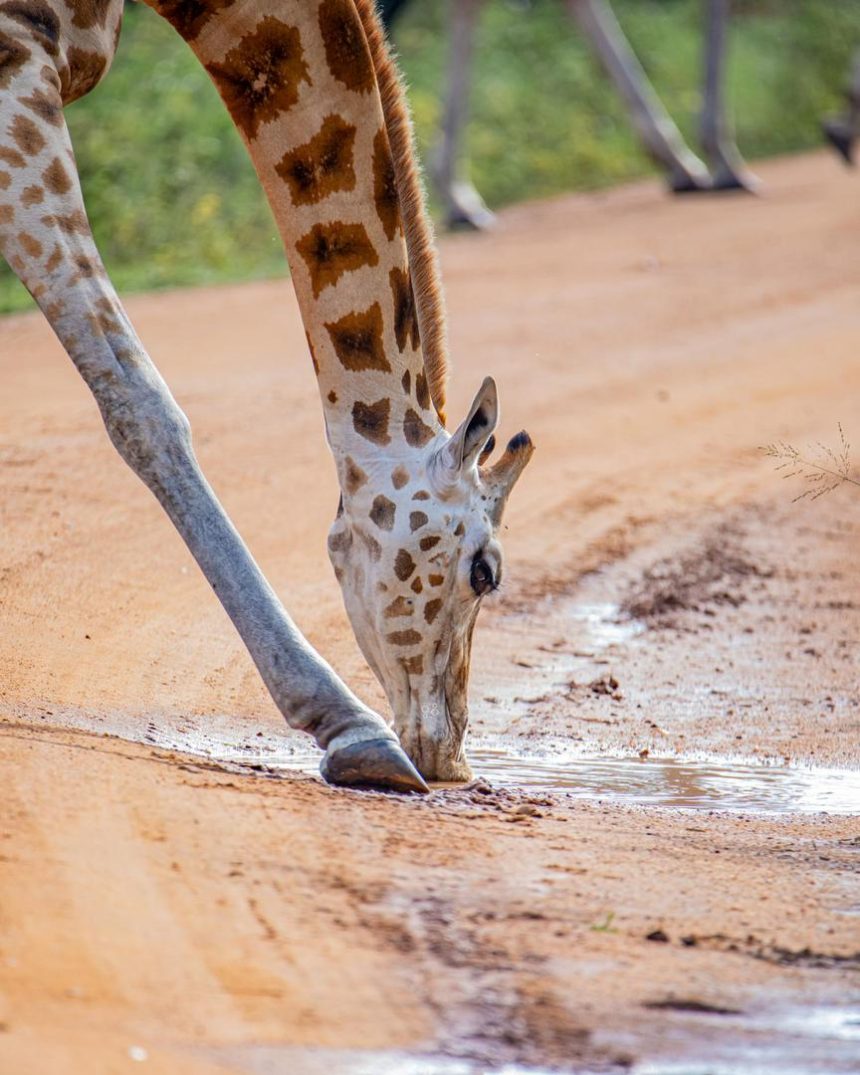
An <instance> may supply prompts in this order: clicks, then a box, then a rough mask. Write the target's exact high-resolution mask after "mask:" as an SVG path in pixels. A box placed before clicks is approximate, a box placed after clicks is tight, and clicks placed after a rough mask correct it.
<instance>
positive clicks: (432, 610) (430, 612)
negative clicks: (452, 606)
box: [424, 597, 442, 623]
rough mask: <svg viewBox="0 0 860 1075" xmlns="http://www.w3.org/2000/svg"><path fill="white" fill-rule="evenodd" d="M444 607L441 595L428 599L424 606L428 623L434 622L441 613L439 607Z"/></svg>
mask: <svg viewBox="0 0 860 1075" xmlns="http://www.w3.org/2000/svg"><path fill="white" fill-rule="evenodd" d="M441 607H442V599H441V597H434V598H433V600H432V601H428V602H427V604H426V605H425V606H424V619H425V620H426V621H427V622H428V623H432V622H433V621H434V620H435V619H436V617H437V616H438V615H439V609H440V608H441Z"/></svg>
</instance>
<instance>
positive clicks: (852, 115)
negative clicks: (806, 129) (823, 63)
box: [821, 49, 860, 165]
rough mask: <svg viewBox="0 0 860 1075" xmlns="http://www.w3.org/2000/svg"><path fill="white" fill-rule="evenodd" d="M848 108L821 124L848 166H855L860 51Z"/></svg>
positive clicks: (859, 131)
mask: <svg viewBox="0 0 860 1075" xmlns="http://www.w3.org/2000/svg"><path fill="white" fill-rule="evenodd" d="M845 98H846V101H847V103H848V107H847V108H846V109H845V111H844V112H841V113H840V114H839V115H838V116H828V117H827V119H825V120H824V121H823V122H822V124H821V129H822V130H823V131H824V136H825V138H827V140H828V142H830V144H831V145H832V146H833V148H834V149H835V150H836V152H837V153H838V154H839V156H840V157H842V159H843V160H844V161H845V163H846V164H848V165H853V164H854V143H855V142H856V140H857V139H858V138H860V49H858V50H857V51H856V52H855V53H854V58H853V60H852V61H851V73H850V75H849V79H848V86H847V88H846V90H845Z"/></svg>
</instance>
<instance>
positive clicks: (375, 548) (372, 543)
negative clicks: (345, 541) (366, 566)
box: [359, 530, 382, 561]
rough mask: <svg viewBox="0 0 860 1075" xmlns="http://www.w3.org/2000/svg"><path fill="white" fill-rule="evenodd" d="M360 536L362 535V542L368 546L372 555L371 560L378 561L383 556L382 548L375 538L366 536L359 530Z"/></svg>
mask: <svg viewBox="0 0 860 1075" xmlns="http://www.w3.org/2000/svg"><path fill="white" fill-rule="evenodd" d="M359 534H360V535H361V540H362V541H363V542H364V544H365V545H366V546H367V551H368V552H369V553H370V558H371V560H376V561H378V560H379V559H380V557H381V556H382V546H381V545H380V544H379V542H378V541H377V540H376V538H375V537H372V536H371V535H370V534H365V532H364V531H363V530H359Z"/></svg>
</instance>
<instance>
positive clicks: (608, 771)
mask: <svg viewBox="0 0 860 1075" xmlns="http://www.w3.org/2000/svg"><path fill="white" fill-rule="evenodd" d="M469 758H470V760H471V762H472V767H473V768H474V770H475V773H476V774H477V775H478V776H482V777H484V779H486V780H488V781H489V782H490V783H491V784H498V785H502V786H505V787H527V788H533V789H535V790H541V791H565V792H567V793H568V794H571V795H575V796H580V797H583V798H589V799H612V800H615V801H621V802H629V803H639V804H641V805H644V806H670V807H681V808H683V809H687V810H731V811H752V812H756V813H786V812H796V813H830V814H860V772H856V771H850V770H849V771H843V770H839V769H799V768H794V767H791V766H786V765H760V764H758V765H757V764H755V763H746V762H728V761H709V760H705V761H698V760H686V759H685V760H681V759H676V758H654V757H649V758H647V759H644V760H643V759H641V758H638V757H636V758H611V757H582V756H573V757H555V756H546V757H528V758H526V757H522V756H519V755H516V754H513V753H511V752H510V751H507V750H504V749H493V748H489V747H476V748H474V749H472V750H470V751H469Z"/></svg>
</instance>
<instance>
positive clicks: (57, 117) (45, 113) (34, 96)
mask: <svg viewBox="0 0 860 1075" xmlns="http://www.w3.org/2000/svg"><path fill="white" fill-rule="evenodd" d="M18 102H19V104H22V105H24V107H25V108H29V109H30V111H31V112H35V113H36V115H37V116H38V117H39V119H41V120H43V121H44V122H45V123H50V124H51V126H52V127H61V126H62V125H63V105H62V101H61V100H60V95H59V93H58V92H57V90H56V89H55V88H53V87H52V89H51V90H49V91H47V92H46V91H45V90H40V89H39V88H38V86H37V87H36V89H34V90H33V92H32V93H31V94H30V96H29V97H19V98H18Z"/></svg>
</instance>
